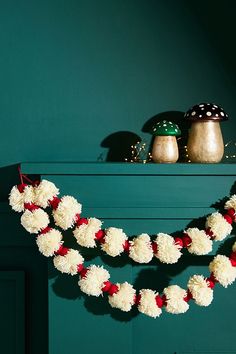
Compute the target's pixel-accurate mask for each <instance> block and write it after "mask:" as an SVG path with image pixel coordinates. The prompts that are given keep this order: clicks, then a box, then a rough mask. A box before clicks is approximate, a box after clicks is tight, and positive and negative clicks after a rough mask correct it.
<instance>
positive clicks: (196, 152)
mask: <svg viewBox="0 0 236 354" xmlns="http://www.w3.org/2000/svg"><path fill="white" fill-rule="evenodd" d="M185 118H186V120H188V121H191V122H192V125H191V129H190V131H189V136H188V143H187V152H188V157H189V159H190V161H191V162H198V163H217V162H220V161H221V159H222V157H223V154H224V142H223V137H222V134H221V129H220V124H219V123H220V121H224V120H227V119H228V115H227V114H226V113H225V112H224V111H223V109H222V108H220V107H219V106H218V105H216V104H212V103H201V104H199V105H195V106H193V107H192V108H191V109H190V110H189V111H187V112H186V114H185ZM153 134H154V135H155V139H154V143H153V148H152V158H153V161H154V162H159V163H174V162H176V161H177V160H178V157H179V152H178V145H177V141H176V136H178V135H180V134H181V131H180V129H179V127H178V126H177V125H176V124H174V123H172V122H168V121H161V122H158V123H156V125H155V126H154V127H153Z"/></svg>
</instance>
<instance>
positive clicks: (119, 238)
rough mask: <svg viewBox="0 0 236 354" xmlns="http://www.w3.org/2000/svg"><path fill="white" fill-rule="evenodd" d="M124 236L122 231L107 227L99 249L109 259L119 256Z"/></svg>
mask: <svg viewBox="0 0 236 354" xmlns="http://www.w3.org/2000/svg"><path fill="white" fill-rule="evenodd" d="M126 240H127V236H126V234H125V233H124V232H123V230H122V229H117V228H116V227H109V228H108V229H106V230H105V236H104V238H103V240H102V244H101V248H102V250H103V251H104V252H106V254H108V255H109V256H111V257H116V256H119V255H120V254H121V253H122V252H123V251H124V245H125V241H126Z"/></svg>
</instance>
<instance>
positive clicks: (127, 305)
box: [108, 282, 135, 312]
mask: <svg viewBox="0 0 236 354" xmlns="http://www.w3.org/2000/svg"><path fill="white" fill-rule="evenodd" d="M116 285H117V286H118V292H117V293H115V294H113V295H110V296H108V301H109V304H110V305H111V307H115V308H117V309H120V310H122V311H125V312H128V311H130V310H131V308H132V306H133V304H134V296H135V289H134V288H133V286H132V285H131V284H129V283H127V282H125V283H122V284H119V283H118V284H116Z"/></svg>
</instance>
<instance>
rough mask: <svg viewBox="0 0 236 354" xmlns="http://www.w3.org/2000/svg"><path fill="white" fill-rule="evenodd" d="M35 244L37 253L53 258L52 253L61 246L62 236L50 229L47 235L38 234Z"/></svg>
mask: <svg viewBox="0 0 236 354" xmlns="http://www.w3.org/2000/svg"><path fill="white" fill-rule="evenodd" d="M36 243H37V245H38V248H39V251H40V252H41V253H42V254H43V255H44V256H45V257H50V256H53V255H54V253H55V252H56V251H57V250H58V249H59V248H60V246H61V245H62V244H63V242H62V234H61V232H60V231H58V230H56V229H51V230H49V231H48V232H47V233H44V234H40V235H39V236H38V237H37V240H36Z"/></svg>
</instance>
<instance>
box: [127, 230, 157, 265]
mask: <svg viewBox="0 0 236 354" xmlns="http://www.w3.org/2000/svg"><path fill="white" fill-rule="evenodd" d="M129 257H130V258H132V259H133V260H134V261H135V262H138V263H149V262H150V261H151V260H152V257H153V249H152V243H151V239H150V237H149V236H148V235H147V234H141V235H139V236H137V237H136V238H134V239H133V241H130V248H129Z"/></svg>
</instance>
